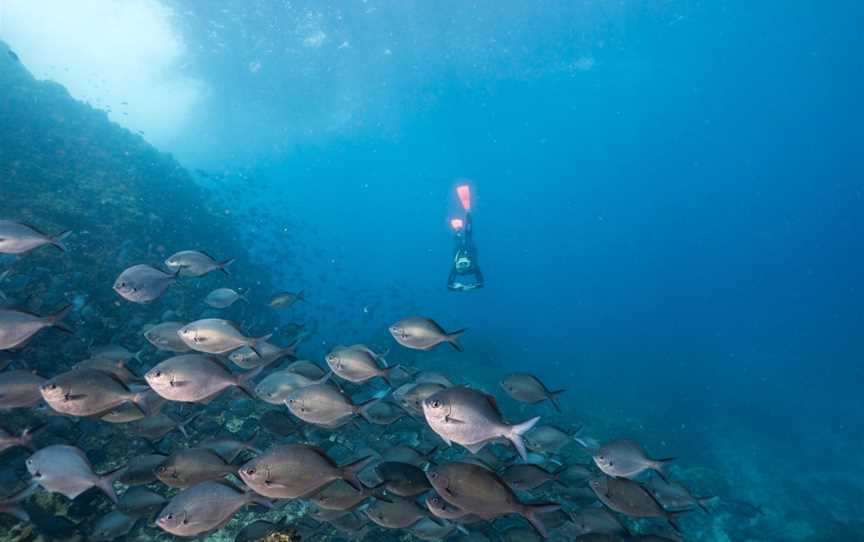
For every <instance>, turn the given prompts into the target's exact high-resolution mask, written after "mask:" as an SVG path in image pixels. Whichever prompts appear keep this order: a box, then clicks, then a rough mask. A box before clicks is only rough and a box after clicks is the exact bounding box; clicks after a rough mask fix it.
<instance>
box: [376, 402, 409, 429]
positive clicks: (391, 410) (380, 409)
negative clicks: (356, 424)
mask: <svg viewBox="0 0 864 542" xmlns="http://www.w3.org/2000/svg"><path fill="white" fill-rule="evenodd" d="M366 414H367V416H366V417H367V418H368V419H369V421H370V422H372V423H374V424H375V425H390V424H391V423H394V422H395V421H396V420H398V419H400V418H403V417H405V416H407V415H408V414H406V412H405V410H404V409H402V408H400V407H398V406H397V405H395V404H394V403H391V402H389V401H379V402H377V403H375V404H374V405H372V406H371V407H369V409H368V410H367V411H366Z"/></svg>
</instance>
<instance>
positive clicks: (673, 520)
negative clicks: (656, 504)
mask: <svg viewBox="0 0 864 542" xmlns="http://www.w3.org/2000/svg"><path fill="white" fill-rule="evenodd" d="M687 512H689V510H681V511H679V512H666V521H668V522H669V525H671V526H672V528H673V529H675V532H676V533H680V532H681V526H680V525H678V519H679V518H680V517H681V516H683V515H684V514H686V513H687Z"/></svg>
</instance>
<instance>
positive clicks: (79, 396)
mask: <svg viewBox="0 0 864 542" xmlns="http://www.w3.org/2000/svg"><path fill="white" fill-rule="evenodd" d="M85 397H87V395H86V394H83V393H75V394H66V396H64V397H63V398H64V399H65V400H67V401H80V400H81V399H84V398H85Z"/></svg>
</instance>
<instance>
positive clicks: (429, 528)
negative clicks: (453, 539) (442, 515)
mask: <svg viewBox="0 0 864 542" xmlns="http://www.w3.org/2000/svg"><path fill="white" fill-rule="evenodd" d="M457 529H463V530H464V528H463V527H459V526H458V525H456V524H455V523H453V522H450V521H440V520H438V521H436V520H432V519H430V518H428V517H427V518H423V519H421V520H420V521H418V522H417V523H415V524H414V525H412V526H411V527H410V528H409V529H408V530H409V531H410V532H411V534H412V535H414V536H415V537H417V538H419V539H420V540H429V541H436V540H444V539H446V538H447V537H448V536H450V535H452V534H453V533H455V532H456V530H457ZM464 532H466V533H467V532H468V531H464ZM463 534H464V533H463Z"/></svg>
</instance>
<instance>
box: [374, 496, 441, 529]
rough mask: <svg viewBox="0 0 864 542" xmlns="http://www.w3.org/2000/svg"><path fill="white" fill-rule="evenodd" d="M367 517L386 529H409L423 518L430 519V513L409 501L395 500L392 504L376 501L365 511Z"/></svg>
mask: <svg viewBox="0 0 864 542" xmlns="http://www.w3.org/2000/svg"><path fill="white" fill-rule="evenodd" d="M363 513H364V514H366V517H368V518H369V519H371V520H372V521H373V522H374V523H375V524H377V525H378V526H380V527H384V528H385V529H407V528H408V527H411V526H412V525H414V524H415V523H417V522H418V521H420V520H421V519H423V518H426V517H429V512H428V511H426V510H424V509H423V508H420V507H419V506H418V505H417V504H416V503H415V502H414V501H412V500H409V499H398V498H394V499H393V501H392V502H386V501H375V502H373V503H372V504H371V505H370V506H369V507H368V508H366V509H365V510H363Z"/></svg>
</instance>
